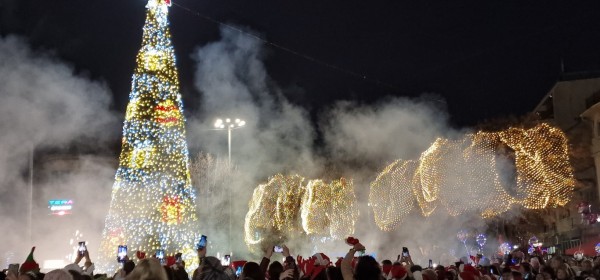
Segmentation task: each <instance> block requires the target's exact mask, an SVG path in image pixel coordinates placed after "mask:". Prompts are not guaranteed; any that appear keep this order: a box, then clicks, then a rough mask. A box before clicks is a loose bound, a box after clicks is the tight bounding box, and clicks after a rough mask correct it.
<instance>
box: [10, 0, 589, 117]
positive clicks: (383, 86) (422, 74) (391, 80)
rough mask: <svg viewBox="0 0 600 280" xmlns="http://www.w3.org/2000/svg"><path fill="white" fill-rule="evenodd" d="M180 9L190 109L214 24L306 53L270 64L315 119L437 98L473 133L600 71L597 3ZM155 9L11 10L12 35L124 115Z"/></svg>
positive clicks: (270, 58)
mask: <svg viewBox="0 0 600 280" xmlns="http://www.w3.org/2000/svg"><path fill="white" fill-rule="evenodd" d="M174 3H175V5H174V6H173V7H172V8H171V13H170V20H171V31H172V36H173V38H172V39H173V43H174V46H175V50H176V54H177V59H178V67H179V70H180V78H181V80H182V85H181V89H182V93H183V95H184V99H185V100H186V103H187V104H194V103H196V102H192V101H194V100H190V99H192V98H194V96H198V94H197V93H194V92H195V91H197V90H196V89H195V88H194V86H193V75H194V71H195V69H194V61H193V60H192V59H191V54H192V52H193V51H194V49H196V48H197V47H200V46H203V45H205V44H206V43H208V42H211V41H216V40H218V39H219V24H217V23H215V22H213V21H211V20H208V19H207V17H208V18H210V19H214V20H216V21H219V22H223V23H227V24H231V25H235V26H242V27H246V28H249V29H251V30H252V32H255V33H257V34H260V36H261V37H262V38H264V39H265V40H266V41H268V42H270V43H272V44H277V45H281V46H283V47H285V48H287V49H290V50H293V52H296V53H293V52H290V51H288V50H284V49H282V48H279V47H275V46H273V45H272V44H266V50H267V58H266V61H265V63H266V65H267V69H268V72H269V75H270V76H271V77H272V78H273V80H274V81H275V82H276V83H277V84H278V85H279V86H281V87H282V88H283V89H284V93H285V94H286V95H287V97H288V98H289V99H290V101H291V102H293V103H295V104H299V105H301V106H303V107H305V108H308V109H309V110H310V112H311V113H312V114H313V115H317V114H318V113H319V112H321V111H323V110H324V109H326V108H327V107H328V106H330V105H331V104H333V102H335V101H336V100H355V101H358V102H363V103H367V104H368V103H371V102H375V101H377V100H381V98H383V97H385V96H407V97H416V96H419V95H421V94H422V93H436V94H438V95H440V96H442V97H443V98H444V99H445V101H446V102H447V107H448V111H449V114H450V116H451V123H452V124H453V125H456V126H468V125H474V124H476V123H478V122H482V121H485V120H486V119H491V118H496V117H503V116H507V115H517V116H518V115H521V114H523V113H526V112H528V111H531V110H532V109H533V108H534V107H535V106H536V105H537V103H538V102H539V101H540V100H541V98H542V97H543V96H544V95H545V94H546V93H547V92H548V90H549V89H550V88H551V87H552V86H553V85H554V83H555V82H556V81H557V80H558V79H559V78H560V73H561V60H562V61H564V69H565V71H567V72H579V71H598V70H600V1H597V0H594V1H579V0H578V1H564V0H563V1H558V0H546V1H526V0H525V1H523V0H521V1H489V0H478V1H448V0H444V1H400V0H396V1H356V0H350V1H348V0H347V1H338V0H327V1H282V0H276V1H275V0H260V1H248V0H245V1H241V0H238V1H234V0H220V1H199V0H174ZM145 4H146V1H145V0H120V1H108V0H49V1H40V0H37V1H34V0H0V34H2V35H3V36H6V35H9V34H18V35H21V36H23V37H25V38H27V39H28V41H29V42H30V43H31V44H32V45H33V46H34V48H36V49H41V50H49V51H52V52H54V53H55V54H56V55H57V56H58V57H59V58H60V59H62V60H64V61H66V62H67V63H69V64H72V65H73V66H74V67H75V68H76V69H77V71H78V72H79V73H81V74H83V75H86V76H89V77H91V78H93V79H98V80H104V81H106V82H107V84H108V85H109V86H110V88H111V90H112V91H113V94H114V96H115V104H114V106H115V108H114V109H115V110H117V111H119V112H123V111H124V109H125V106H126V104H127V101H128V100H127V99H128V94H129V91H130V85H131V75H132V73H133V68H134V66H135V55H136V53H137V51H138V50H139V48H140V44H141V35H142V25H143V23H144V18H145V8H144V6H145ZM190 10H191V11H195V12H198V13H200V14H201V15H200V16H199V15H197V14H195V13H193V12H190ZM286 89H293V90H286ZM188 109H190V111H191V112H192V113H193V112H194V109H195V108H188ZM188 112H189V111H188Z"/></svg>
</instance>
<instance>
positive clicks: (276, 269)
mask: <svg viewBox="0 0 600 280" xmlns="http://www.w3.org/2000/svg"><path fill="white" fill-rule="evenodd" d="M282 249H284V250H287V251H288V252H289V249H288V248H287V247H286V246H285V245H283V246H282ZM273 251H274V246H269V247H267V250H266V252H265V256H264V257H263V258H262V260H261V261H260V270H261V271H262V272H263V273H264V274H265V275H266V277H267V278H268V279H271V280H278V279H279V276H280V275H281V272H283V265H282V264H281V263H280V262H278V261H275V262H273V263H272V264H270V265H269V263H270V262H271V257H272V256H273Z"/></svg>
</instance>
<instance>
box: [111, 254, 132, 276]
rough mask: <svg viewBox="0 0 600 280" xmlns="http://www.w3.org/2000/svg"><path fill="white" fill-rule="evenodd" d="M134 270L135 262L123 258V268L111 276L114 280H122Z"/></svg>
mask: <svg viewBox="0 0 600 280" xmlns="http://www.w3.org/2000/svg"><path fill="white" fill-rule="evenodd" d="M134 268H135V262H133V261H132V260H130V259H129V258H128V257H125V262H124V263H123V267H122V268H119V270H117V273H115V275H114V276H113V279H114V280H124V279H125V278H126V277H127V275H129V273H131V272H132V271H133V269H134Z"/></svg>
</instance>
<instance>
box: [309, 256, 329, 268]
mask: <svg viewBox="0 0 600 280" xmlns="http://www.w3.org/2000/svg"><path fill="white" fill-rule="evenodd" d="M312 257H313V258H314V259H315V265H322V266H328V265H329V264H330V263H331V260H329V257H328V256H327V255H325V254H323V253H316V254H314V255H313V256H312Z"/></svg>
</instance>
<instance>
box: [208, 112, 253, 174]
mask: <svg viewBox="0 0 600 280" xmlns="http://www.w3.org/2000/svg"><path fill="white" fill-rule="evenodd" d="M245 125H246V121H244V120H241V119H235V120H234V121H231V119H229V118H227V119H225V120H224V121H223V120H222V119H217V120H216V121H215V129H216V130H226V129H227V154H228V162H227V163H228V164H229V165H230V166H231V131H232V130H234V129H238V128H242V127H244V126H245Z"/></svg>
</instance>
